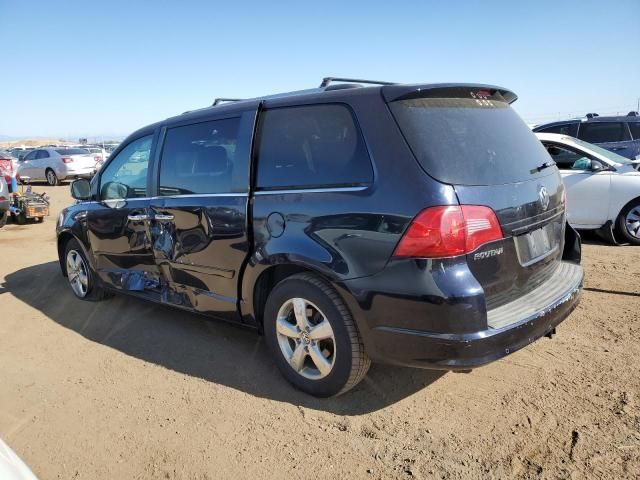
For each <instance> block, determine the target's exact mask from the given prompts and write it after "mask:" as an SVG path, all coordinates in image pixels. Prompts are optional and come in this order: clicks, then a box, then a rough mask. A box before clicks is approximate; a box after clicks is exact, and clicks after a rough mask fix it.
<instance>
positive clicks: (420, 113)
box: [383, 86, 565, 308]
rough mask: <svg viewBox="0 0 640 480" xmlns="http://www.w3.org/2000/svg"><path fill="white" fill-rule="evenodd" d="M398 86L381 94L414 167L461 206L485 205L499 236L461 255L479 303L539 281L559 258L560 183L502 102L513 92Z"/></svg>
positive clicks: (511, 295) (492, 303)
mask: <svg viewBox="0 0 640 480" xmlns="http://www.w3.org/2000/svg"><path fill="white" fill-rule="evenodd" d="M401 88H403V87H399V88H397V87H383V91H385V90H386V92H385V93H386V97H387V99H388V100H392V101H391V102H390V103H389V105H390V108H391V111H392V113H393V115H394V116H395V118H396V120H397V121H398V124H399V126H400V128H401V130H402V131H403V133H404V136H405V138H406V139H407V141H408V143H409V146H410V147H411V149H412V150H413V153H414V155H415V156H416V159H417V160H418V162H419V163H420V165H421V166H422V167H423V169H424V170H425V171H426V172H427V173H428V174H429V175H430V176H432V177H434V178H435V179H436V180H438V181H440V182H442V183H446V184H450V185H453V186H454V189H455V192H456V195H457V197H458V201H459V202H460V203H461V204H463V205H482V206H488V207H490V208H491V209H492V210H493V211H494V212H495V214H496V216H497V218H498V221H499V223H500V226H501V228H502V232H503V236H504V239H503V240H499V241H494V242H491V243H488V244H485V245H483V246H481V247H479V248H478V249H477V250H476V251H474V252H471V253H469V254H468V255H467V263H468V265H469V268H470V270H471V272H472V273H473V275H474V277H475V278H476V279H477V280H478V282H479V283H480V284H481V286H482V287H483V289H484V292H485V295H486V299H487V307H488V308H493V307H497V306H499V305H501V304H504V303H505V302H507V301H510V300H514V299H515V298H517V297H519V296H521V295H524V294H526V293H527V292H529V291H530V290H532V289H533V288H535V287H536V286H538V285H540V284H541V283H542V282H544V281H545V280H546V279H548V278H549V277H550V276H551V275H552V274H553V273H554V272H555V270H556V268H557V267H558V266H559V262H560V259H561V257H562V250H563V246H564V229H565V205H564V187H563V185H562V180H561V178H560V174H559V172H558V169H557V168H556V166H555V164H554V163H553V162H552V161H551V158H550V157H549V155H548V154H547V152H546V151H545V149H544V147H543V146H542V144H541V143H540V142H539V141H538V139H537V138H536V136H535V135H534V134H533V133H532V132H531V130H530V129H529V128H528V127H527V125H526V124H525V123H524V122H523V121H522V119H521V118H520V117H519V116H518V115H517V113H516V112H515V111H514V110H513V109H512V108H511V107H510V106H509V102H510V101H512V100H513V99H514V98H515V95H513V94H512V93H511V92H508V91H504V90H500V89H496V88H494V87H485V88H478V87H473V86H472V87H462V86H460V87H458V86H454V87H451V86H443V87H436V88H431V89H424V90H419V91H413V92H406V93H405V92H403V91H402V90H400V89H401ZM394 90H399V91H398V94H399V95H398V96H396V95H394ZM483 226H484V224H482V223H478V222H475V223H473V224H470V226H468V228H472V227H473V228H474V229H481V228H483Z"/></svg>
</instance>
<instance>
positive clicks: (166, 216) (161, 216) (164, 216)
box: [153, 213, 174, 222]
mask: <svg viewBox="0 0 640 480" xmlns="http://www.w3.org/2000/svg"><path fill="white" fill-rule="evenodd" d="M153 218H154V219H155V220H160V221H161V222H170V221H171V220H173V219H174V216H173V215H172V214H171V213H156V214H155V215H154V217H153Z"/></svg>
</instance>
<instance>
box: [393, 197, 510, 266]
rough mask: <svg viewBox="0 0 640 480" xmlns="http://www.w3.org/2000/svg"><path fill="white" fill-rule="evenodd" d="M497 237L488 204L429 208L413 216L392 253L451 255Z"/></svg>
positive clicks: (499, 231)
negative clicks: (484, 205) (486, 205)
mask: <svg viewBox="0 0 640 480" xmlns="http://www.w3.org/2000/svg"><path fill="white" fill-rule="evenodd" d="M501 238H503V237H502V229H501V228H500V223H499V222H498V218H497V217H496V214H495V213H494V212H493V210H491V209H490V208H489V207H483V206H479V205H456V206H440V207H431V208H427V209H425V210H423V211H422V212H420V213H419V214H418V215H417V216H416V217H415V218H414V219H413V221H412V222H411V224H410V225H409V228H408V229H407V231H406V232H405V233H404V235H403V236H402V239H401V240H400V243H398V246H397V247H396V250H395V252H394V254H393V255H394V256H395V257H412V258H437V257H455V256H457V255H464V254H467V253H469V252H472V251H473V250H475V249H476V248H478V247H479V246H481V245H484V244H485V243H488V242H492V241H494V240H500V239H501Z"/></svg>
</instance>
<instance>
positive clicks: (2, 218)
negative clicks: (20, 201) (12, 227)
mask: <svg viewBox="0 0 640 480" xmlns="http://www.w3.org/2000/svg"><path fill="white" fill-rule="evenodd" d="M8 217H9V212H8V211H6V210H5V211H4V212H2V213H0V228H2V227H4V226H5V225H6V224H7V218H8Z"/></svg>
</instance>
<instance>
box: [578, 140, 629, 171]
mask: <svg viewBox="0 0 640 480" xmlns="http://www.w3.org/2000/svg"><path fill="white" fill-rule="evenodd" d="M571 140H572V141H574V142H575V143H576V144H577V145H579V146H581V147H583V148H586V149H588V150H592V151H594V152H596V153H597V154H599V155H602V156H603V157H605V158H606V159H607V160H609V161H611V162H614V163H620V164H622V165H633V162H632V161H631V160H629V159H628V158H626V157H623V156H622V155H618V154H617V153H613V152H611V151H609V150H606V149H604V148H602V147H599V146H597V145H594V144H593V143H587V142H583V141H582V140H578V139H577V138H572V139H571Z"/></svg>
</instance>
